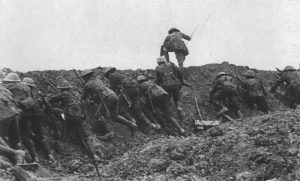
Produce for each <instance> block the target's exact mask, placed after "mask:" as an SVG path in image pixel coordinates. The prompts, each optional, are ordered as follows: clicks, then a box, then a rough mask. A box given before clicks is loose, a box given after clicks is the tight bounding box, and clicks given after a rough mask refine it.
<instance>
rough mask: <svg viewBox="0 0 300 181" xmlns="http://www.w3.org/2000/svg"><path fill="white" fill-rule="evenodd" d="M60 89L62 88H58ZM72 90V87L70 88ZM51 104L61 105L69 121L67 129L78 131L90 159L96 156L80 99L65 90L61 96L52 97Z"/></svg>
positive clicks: (77, 133)
mask: <svg viewBox="0 0 300 181" xmlns="http://www.w3.org/2000/svg"><path fill="white" fill-rule="evenodd" d="M58 88H60V87H58ZM68 88H70V87H68ZM49 102H50V103H51V104H53V103H59V104H60V108H61V109H62V110H63V113H64V115H65V119H66V121H67V127H69V126H74V127H75V129H76V133H75V134H76V135H78V136H79V137H80V140H81V143H82V144H83V146H84V147H85V149H86V151H87V152H88V154H89V156H90V157H93V156H95V155H96V154H95V152H94V149H93V148H92V143H91V140H90V139H89V132H88V131H89V130H90V129H89V127H88V125H87V123H86V122H85V119H86V117H85V114H84V112H83V110H82V108H81V107H80V104H81V103H80V101H79V98H78V97H77V96H76V94H75V92H73V91H72V90H68V89H66V90H63V91H62V92H61V93H60V94H57V95H55V96H54V97H52V98H51V99H50V100H49Z"/></svg>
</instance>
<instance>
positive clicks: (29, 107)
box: [7, 83, 51, 161]
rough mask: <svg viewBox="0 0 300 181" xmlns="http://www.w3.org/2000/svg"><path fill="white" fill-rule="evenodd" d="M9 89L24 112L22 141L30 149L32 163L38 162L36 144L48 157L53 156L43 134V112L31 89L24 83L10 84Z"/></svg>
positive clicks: (21, 118)
mask: <svg viewBox="0 0 300 181" xmlns="http://www.w3.org/2000/svg"><path fill="white" fill-rule="evenodd" d="M7 88H8V89H9V90H10V91H11V92H12V93H13V95H14V96H15V97H16V98H15V99H16V100H17V102H18V106H19V108H20V109H21V110H22V113H21V116H20V131H21V135H22V140H23V143H24V145H25V146H26V148H27V149H28V151H29V153H30V155H31V158H32V161H38V157H37V152H36V148H35V145H34V142H37V143H38V144H40V145H41V146H42V148H43V149H44V151H45V153H46V155H47V156H49V155H50V154H51V152H50V147H49V145H48V144H47V138H46V136H45V133H44V132H43V131H44V130H43V127H42V122H45V117H44V113H43V110H42V109H41V108H40V106H39V105H38V104H36V102H35V101H34V100H33V98H32V96H31V95H32V93H31V90H30V88H29V87H28V86H27V85H25V84H22V83H9V84H7Z"/></svg>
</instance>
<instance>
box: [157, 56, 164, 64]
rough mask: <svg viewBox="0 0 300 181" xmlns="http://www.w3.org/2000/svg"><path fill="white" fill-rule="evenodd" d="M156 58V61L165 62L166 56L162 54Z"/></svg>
mask: <svg viewBox="0 0 300 181" xmlns="http://www.w3.org/2000/svg"><path fill="white" fill-rule="evenodd" d="M156 60H157V63H166V58H165V57H164V56H161V57H158V58H157V59H156Z"/></svg>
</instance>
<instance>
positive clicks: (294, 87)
mask: <svg viewBox="0 0 300 181" xmlns="http://www.w3.org/2000/svg"><path fill="white" fill-rule="evenodd" d="M282 84H285V98H286V99H287V101H288V105H289V106H290V108H296V104H299V103H300V93H299V92H300V73H299V71H297V70H296V69H295V68H294V67H292V66H286V67H285V68H284V70H283V71H282V73H281V76H280V78H279V79H278V80H277V81H276V82H275V83H274V85H273V86H272V88H271V90H270V92H271V93H275V92H276V89H277V87H278V86H280V85H282Z"/></svg>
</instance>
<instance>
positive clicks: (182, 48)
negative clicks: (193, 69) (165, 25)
mask: <svg viewBox="0 0 300 181" xmlns="http://www.w3.org/2000/svg"><path fill="white" fill-rule="evenodd" d="M168 34H169V35H168V36H167V37H166V38H165V40H164V43H163V45H162V46H161V50H160V56H165V58H166V60H167V62H169V61H170V60H169V53H168V52H175V55H176V59H177V61H178V66H179V67H180V69H182V68H183V62H184V60H185V57H186V56H187V55H188V54H189V51H188V49H187V47H186V45H185V43H184V41H183V40H182V39H185V40H188V41H190V40H191V37H189V36H188V35H185V34H184V33H181V32H180V31H179V30H178V29H176V28H171V29H170V30H169V31H168Z"/></svg>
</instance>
